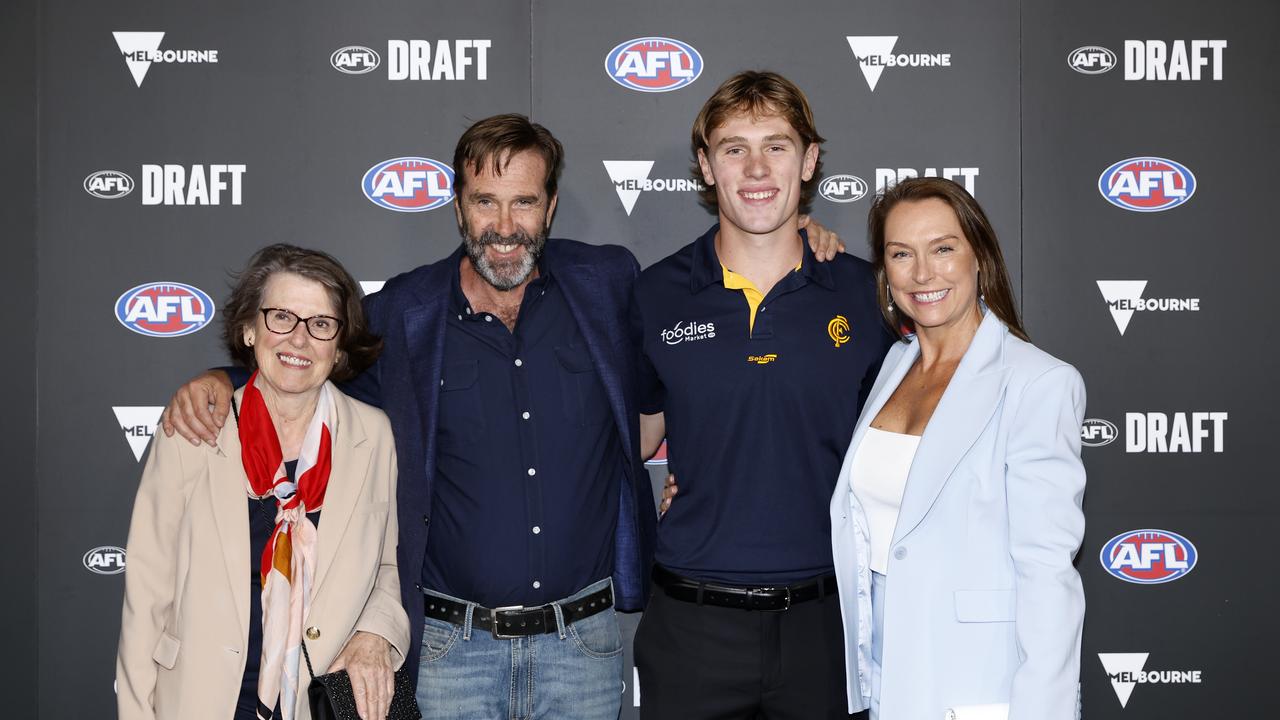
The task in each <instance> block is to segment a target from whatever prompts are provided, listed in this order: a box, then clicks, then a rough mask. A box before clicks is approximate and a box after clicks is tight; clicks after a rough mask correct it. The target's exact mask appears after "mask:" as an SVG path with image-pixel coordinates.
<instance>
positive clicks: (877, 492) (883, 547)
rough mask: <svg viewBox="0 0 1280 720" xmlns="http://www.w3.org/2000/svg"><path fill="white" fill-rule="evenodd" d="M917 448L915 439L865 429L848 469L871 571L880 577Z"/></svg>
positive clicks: (885, 563)
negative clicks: (863, 519)
mask: <svg viewBox="0 0 1280 720" xmlns="http://www.w3.org/2000/svg"><path fill="white" fill-rule="evenodd" d="M919 445H920V436H919V435H904V434H902V433H895V432H887V431H885V430H877V429H876V428H873V427H868V428H867V432H866V434H865V435H863V436H862V442H860V443H858V449H857V450H855V451H854V455H853V463H852V464H851V465H850V466H849V476H850V477H849V480H850V485H851V486H852V487H853V494H854V496H855V497H856V498H857V500H858V504H859V505H861V506H862V511H863V513H864V514H865V516H866V518H867V531H868V533H869V534H870V536H871V537H870V545H871V570H872V571H873V572H878V573H880V574H882V575H883V574H885V573H886V572H887V571H888V569H889V546H890V545H892V544H893V529H894V527H896V526H897V524H898V510H899V508H901V507H902V492H903V490H905V489H906V487H907V474H908V473H910V472H911V461H912V460H914V459H915V457H916V448H917V447H919Z"/></svg>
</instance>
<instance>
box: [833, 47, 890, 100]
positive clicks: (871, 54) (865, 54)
mask: <svg viewBox="0 0 1280 720" xmlns="http://www.w3.org/2000/svg"><path fill="white" fill-rule="evenodd" d="M845 39H846V40H848V41H849V49H850V50H852V51H853V56H854V57H856V58H857V59H858V67H860V68H862V76H863V77H864V78H866V79H867V87H869V88H871V92H875V91H876V83H878V82H880V73H882V72H884V67H885V64H886V63H887V62H888V59H889V56H890V55H891V54H893V46H894V45H896V44H897V43H898V36H897V35H848V36H846V37H845ZM870 58H878V59H879V60H880V62H878V63H874V64H872V63H870V62H868V60H869V59H870Z"/></svg>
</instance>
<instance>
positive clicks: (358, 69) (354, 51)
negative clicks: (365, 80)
mask: <svg viewBox="0 0 1280 720" xmlns="http://www.w3.org/2000/svg"><path fill="white" fill-rule="evenodd" d="M381 63H382V58H380V57H378V53H376V52H374V51H373V49H371V48H367V47H364V46H363V45H348V46H346V47H344V48H338V49H337V50H334V51H333V54H332V55H330V56H329V64H330V65H332V66H333V69H334V70H337V71H338V72H342V73H346V74H348V75H363V74H365V73H369V72H373V71H374V70H377V69H378V65H379V64H381Z"/></svg>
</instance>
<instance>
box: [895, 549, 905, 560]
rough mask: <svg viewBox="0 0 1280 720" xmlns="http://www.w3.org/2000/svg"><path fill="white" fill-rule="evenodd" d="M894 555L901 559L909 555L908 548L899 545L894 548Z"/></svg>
mask: <svg viewBox="0 0 1280 720" xmlns="http://www.w3.org/2000/svg"><path fill="white" fill-rule="evenodd" d="M893 556H894V557H895V558H897V559H898V560H901V559H903V558H905V557H906V556H907V549H906V548H905V547H902V546H898V547H897V548H894V551H893Z"/></svg>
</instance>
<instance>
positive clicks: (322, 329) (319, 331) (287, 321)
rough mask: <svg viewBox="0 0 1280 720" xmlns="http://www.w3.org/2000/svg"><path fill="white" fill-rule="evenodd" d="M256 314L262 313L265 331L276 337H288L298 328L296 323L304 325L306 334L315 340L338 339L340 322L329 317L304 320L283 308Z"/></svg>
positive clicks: (262, 310) (317, 316) (263, 310)
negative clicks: (265, 326)
mask: <svg viewBox="0 0 1280 720" xmlns="http://www.w3.org/2000/svg"><path fill="white" fill-rule="evenodd" d="M258 312H261V313H262V320H263V322H265V323H266V325H267V329H268V330H270V331H271V332H273V333H275V334H277V335H288V334H289V333H291V332H293V330H294V328H296V327H298V323H306V325H307V334H308V335H310V336H311V337H313V338H315V339H317V340H332V339H334V338H336V337H338V331H339V330H341V329H342V321H341V320H339V319H338V318H336V317H332V316H330V315H312V316H311V317H307V318H304V317H298V316H297V314H295V313H292V312H289V311H288V310H285V309H284V308H262V309H261V310H259V311H258Z"/></svg>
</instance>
